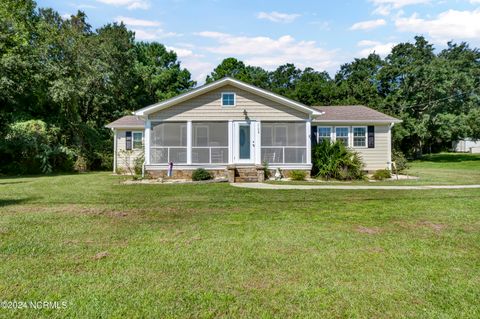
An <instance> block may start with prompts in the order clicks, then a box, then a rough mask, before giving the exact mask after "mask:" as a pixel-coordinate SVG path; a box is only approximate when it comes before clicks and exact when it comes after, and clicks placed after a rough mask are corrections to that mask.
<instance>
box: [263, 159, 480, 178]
mask: <svg viewBox="0 0 480 319" xmlns="http://www.w3.org/2000/svg"><path fill="white" fill-rule="evenodd" d="M409 165H410V168H409V169H408V170H406V171H405V172H403V173H402V174H406V175H410V176H417V177H418V179H417V180H395V181H376V182H375V185H452V184H454V185H468V184H480V154H459V153H440V154H432V155H427V156H424V157H423V158H422V159H421V160H416V161H412V162H410V163H409ZM314 182H318V183H322V184H325V183H328V184H332V185H337V184H339V185H345V184H354V185H372V182H371V181H345V182H339V181H323V180H317V181H314ZM268 183H273V184H282V183H288V184H307V185H311V183H312V181H309V182H296V181H269V182H268Z"/></svg>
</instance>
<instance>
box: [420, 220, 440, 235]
mask: <svg viewBox="0 0 480 319" xmlns="http://www.w3.org/2000/svg"><path fill="white" fill-rule="evenodd" d="M418 225H420V226H423V227H428V228H430V229H431V230H433V231H436V232H441V231H442V230H444V229H445V228H447V225H444V224H438V223H432V222H429V221H422V222H419V223H418Z"/></svg>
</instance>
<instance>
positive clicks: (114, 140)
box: [112, 129, 117, 173]
mask: <svg viewBox="0 0 480 319" xmlns="http://www.w3.org/2000/svg"><path fill="white" fill-rule="evenodd" d="M112 131H113V172H114V173H116V172H117V130H116V129H112Z"/></svg>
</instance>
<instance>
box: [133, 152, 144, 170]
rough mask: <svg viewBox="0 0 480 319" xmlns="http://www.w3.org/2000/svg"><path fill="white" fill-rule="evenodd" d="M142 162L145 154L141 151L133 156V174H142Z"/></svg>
mask: <svg viewBox="0 0 480 319" xmlns="http://www.w3.org/2000/svg"><path fill="white" fill-rule="evenodd" d="M143 162H145V156H144V155H143V152H142V154H140V155H138V156H137V157H136V158H135V161H134V163H133V164H134V170H135V174H137V175H142V171H143Z"/></svg>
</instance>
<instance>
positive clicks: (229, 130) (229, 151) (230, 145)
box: [228, 121, 234, 164]
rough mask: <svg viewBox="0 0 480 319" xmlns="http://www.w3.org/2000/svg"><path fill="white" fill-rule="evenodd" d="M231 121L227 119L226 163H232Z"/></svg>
mask: <svg viewBox="0 0 480 319" xmlns="http://www.w3.org/2000/svg"><path fill="white" fill-rule="evenodd" d="M233 144H234V143H233V121H228V164H233Z"/></svg>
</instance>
